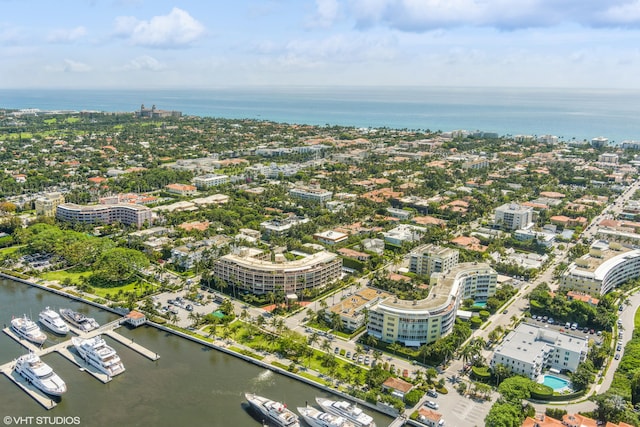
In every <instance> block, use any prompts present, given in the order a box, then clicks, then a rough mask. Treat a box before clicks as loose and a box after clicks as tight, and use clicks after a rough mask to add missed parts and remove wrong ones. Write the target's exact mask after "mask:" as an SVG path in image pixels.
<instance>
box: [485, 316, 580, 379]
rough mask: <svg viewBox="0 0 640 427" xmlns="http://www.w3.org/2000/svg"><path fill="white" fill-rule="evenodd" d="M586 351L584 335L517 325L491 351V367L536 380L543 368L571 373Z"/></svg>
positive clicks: (527, 324) (535, 326)
mask: <svg viewBox="0 0 640 427" xmlns="http://www.w3.org/2000/svg"><path fill="white" fill-rule="evenodd" d="M588 351H589V340H588V339H587V337H585V336H578V335H575V336H574V335H571V334H567V333H562V332H559V331H554V330H549V329H546V328H540V327H538V326H537V325H531V324H529V323H521V324H520V325H518V327H517V328H516V329H515V330H513V331H511V332H510V333H509V334H508V335H507V337H506V338H505V339H504V340H503V341H502V343H501V344H500V345H499V346H498V347H497V348H496V350H495V351H494V352H493V356H492V358H491V363H490V365H491V367H492V368H494V367H496V366H497V365H504V366H506V367H508V368H510V369H511V371H512V372H513V373H514V374H517V375H522V376H525V377H527V378H530V379H532V380H534V381H535V380H537V379H538V377H539V376H540V375H541V374H542V372H543V370H544V369H547V368H549V369H556V370H557V371H559V372H562V371H570V372H575V370H576V369H578V365H579V364H580V363H582V362H584V361H585V360H586V358H587V353H588Z"/></svg>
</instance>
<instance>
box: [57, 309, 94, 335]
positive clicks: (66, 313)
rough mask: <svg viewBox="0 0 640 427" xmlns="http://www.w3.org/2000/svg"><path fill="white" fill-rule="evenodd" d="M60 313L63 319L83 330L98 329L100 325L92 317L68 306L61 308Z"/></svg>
mask: <svg viewBox="0 0 640 427" xmlns="http://www.w3.org/2000/svg"><path fill="white" fill-rule="evenodd" d="M60 315H61V316H62V317H63V318H64V320H66V321H67V322H69V323H71V324H72V325H73V326H75V327H77V328H79V329H80V330H82V331H84V332H89V331H93V330H94V329H98V328H99V327H100V324H99V323H98V322H96V320H95V319H94V318H92V317H87V316H85V315H84V314H82V313H78V312H77V311H73V310H71V309H70V308H61V309H60Z"/></svg>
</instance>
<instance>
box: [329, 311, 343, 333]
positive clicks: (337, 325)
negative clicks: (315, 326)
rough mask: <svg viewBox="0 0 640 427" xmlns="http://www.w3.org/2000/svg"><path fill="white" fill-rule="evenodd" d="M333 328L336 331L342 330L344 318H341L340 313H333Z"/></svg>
mask: <svg viewBox="0 0 640 427" xmlns="http://www.w3.org/2000/svg"><path fill="white" fill-rule="evenodd" d="M331 327H332V328H333V329H334V330H336V331H341V330H342V327H343V324H342V317H340V313H336V312H335V311H332V312H331Z"/></svg>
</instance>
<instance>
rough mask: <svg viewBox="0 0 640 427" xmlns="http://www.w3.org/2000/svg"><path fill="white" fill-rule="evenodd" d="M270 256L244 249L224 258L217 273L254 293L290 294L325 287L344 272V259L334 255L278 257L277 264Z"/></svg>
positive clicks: (216, 265) (221, 258)
mask: <svg viewBox="0 0 640 427" xmlns="http://www.w3.org/2000/svg"><path fill="white" fill-rule="evenodd" d="M268 256H269V254H268V253H263V252H261V251H259V252H255V251H253V252H252V251H250V250H248V249H246V248H243V249H242V250H240V251H239V252H238V253H236V254H229V255H225V256H223V257H220V258H219V259H218V260H217V261H216V263H215V265H214V268H213V274H214V275H215V276H217V277H219V278H220V279H222V280H224V281H226V282H227V283H232V282H235V283H236V284H237V286H238V287H239V288H240V289H242V290H246V291H249V292H251V293H254V294H258V295H260V294H266V293H269V292H277V291H284V293H285V294H287V295H288V294H300V293H301V292H302V291H303V290H304V289H312V288H323V287H325V286H326V285H327V284H329V283H331V282H333V281H334V280H337V279H339V278H340V274H341V272H342V260H341V258H340V257H339V256H338V255H337V254H333V253H330V252H318V253H315V254H311V255H309V256H306V257H304V258H302V259H297V260H294V261H286V260H284V259H283V258H279V257H276V261H275V262H274V261H270V260H267V259H266V258H267V257H268Z"/></svg>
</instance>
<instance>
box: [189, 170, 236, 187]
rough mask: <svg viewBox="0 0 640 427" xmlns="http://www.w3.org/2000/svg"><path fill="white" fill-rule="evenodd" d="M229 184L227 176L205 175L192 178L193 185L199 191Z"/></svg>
mask: <svg viewBox="0 0 640 427" xmlns="http://www.w3.org/2000/svg"><path fill="white" fill-rule="evenodd" d="M228 182H229V177H228V176H227V175H218V174H213V173H210V174H207V175H200V176H196V177H195V178H193V184H194V185H195V186H196V187H197V188H198V189H199V190H206V189H207V188H211V187H216V186H218V185H222V184H226V183H228Z"/></svg>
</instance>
